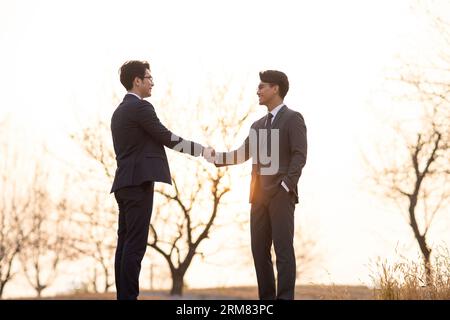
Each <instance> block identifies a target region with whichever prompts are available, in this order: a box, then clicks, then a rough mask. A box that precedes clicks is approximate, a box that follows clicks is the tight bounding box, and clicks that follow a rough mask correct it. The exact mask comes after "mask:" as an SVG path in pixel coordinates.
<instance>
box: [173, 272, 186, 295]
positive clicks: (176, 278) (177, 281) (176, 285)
mask: <svg viewBox="0 0 450 320" xmlns="http://www.w3.org/2000/svg"><path fill="white" fill-rule="evenodd" d="M183 285H184V274H182V273H180V272H173V273H172V289H171V290H170V294H171V295H172V296H174V295H179V296H181V295H183Z"/></svg>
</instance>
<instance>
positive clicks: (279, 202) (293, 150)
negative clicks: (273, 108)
mask: <svg viewBox="0 0 450 320" xmlns="http://www.w3.org/2000/svg"><path fill="white" fill-rule="evenodd" d="M260 129H278V130H279V131H278V132H279V145H278V147H279V150H278V160H279V162H278V168H276V170H275V172H274V173H271V174H264V168H265V167H267V164H264V163H263V162H262V161H261V157H260V155H261V152H263V154H264V152H266V153H265V154H267V152H268V153H270V151H269V150H267V146H268V145H269V144H268V143H266V144H265V146H266V147H265V148H264V143H263V149H264V150H260V146H261V145H260V141H261V139H263V138H265V139H267V137H264V136H263V135H264V134H265V132H264V131H260ZM251 130H254V131H253V132H255V131H256V138H257V143H256V145H257V146H258V147H257V148H252V146H251V145H252V143H253V144H254V143H255V141H251V137H252V135H251V134H249V136H248V137H247V138H246V139H245V141H244V143H243V144H242V145H241V147H240V148H239V149H237V150H234V151H230V152H226V153H217V158H216V159H217V160H216V166H219V167H220V166H223V165H228V164H238V163H241V162H243V161H247V160H248V159H250V158H252V159H253V164H252V178H251V185H250V199H249V200H250V203H251V204H252V205H251V215H250V232H251V246H252V254H253V259H254V263H255V269H256V276H257V280H258V292H259V297H260V299H264V300H265V299H275V298H277V299H293V298H294V291H295V278H296V265H295V253H294V247H293V238H294V210H295V204H296V203H298V188H297V184H298V180H299V178H300V176H301V173H302V169H303V167H304V165H305V163H306V155H307V138H306V126H305V122H304V119H303V116H302V115H301V114H300V113H299V112H296V111H293V110H291V109H289V108H288V107H287V106H285V105H284V106H282V107H281V109H280V110H279V111H278V113H277V114H276V116H275V118H274V119H273V120H272V121H271V122H270V121H269V117H268V116H264V117H262V118H261V119H259V120H258V121H256V122H254V123H253V124H252V126H251ZM239 154H241V155H242V154H245V157H241V159H239ZM272 156H274V155H273V154H272ZM227 159H228V161H227ZM226 162H227V163H226ZM266 172H267V171H266ZM282 182H283V183H284V185H285V186H286V187H287V189H288V190H289V191H287V190H286V189H285V188H284V187H283V186H282ZM272 243H273V244H274V248H275V253H276V258H277V259H276V261H277V271H278V281H277V289H276V288H275V275H274V272H273V266H272V259H271V253H270V249H271V246H272Z"/></svg>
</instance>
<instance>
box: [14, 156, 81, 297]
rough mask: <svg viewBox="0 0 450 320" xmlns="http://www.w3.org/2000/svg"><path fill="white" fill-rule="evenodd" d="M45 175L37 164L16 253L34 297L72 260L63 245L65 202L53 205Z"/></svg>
mask: <svg viewBox="0 0 450 320" xmlns="http://www.w3.org/2000/svg"><path fill="white" fill-rule="evenodd" d="M48 178H49V176H48V174H47V173H45V171H44V170H43V169H42V167H41V166H40V165H39V164H38V165H36V170H35V172H34V176H33V179H32V181H31V184H30V190H29V194H28V207H27V210H26V211H25V212H23V213H22V214H24V215H25V219H24V224H25V226H27V228H28V231H27V238H26V241H25V242H24V244H23V246H22V249H21V251H20V255H19V257H20V260H21V265H22V268H23V271H24V275H25V278H26V279H27V281H28V283H29V284H30V285H31V286H32V287H33V289H34V290H35V291H36V295H37V296H38V297H41V296H42V292H43V291H44V290H45V289H47V288H48V287H49V286H51V285H52V284H53V283H54V281H55V279H56V278H57V276H58V271H59V267H60V265H61V263H62V262H64V261H65V260H66V259H70V258H72V256H71V251H70V250H69V248H68V242H67V240H68V239H67V237H66V234H67V229H68V228H67V226H68V224H70V216H68V213H69V212H68V210H67V200H66V199H62V200H60V201H59V202H55V201H54V200H53V199H52V197H51V195H50V191H49V190H48V187H47V184H48Z"/></svg>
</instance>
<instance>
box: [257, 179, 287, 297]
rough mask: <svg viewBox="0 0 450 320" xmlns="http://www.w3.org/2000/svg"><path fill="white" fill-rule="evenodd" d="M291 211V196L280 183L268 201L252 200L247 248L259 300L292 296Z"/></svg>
mask: <svg viewBox="0 0 450 320" xmlns="http://www.w3.org/2000/svg"><path fill="white" fill-rule="evenodd" d="M261 199H263V197H262V198H261ZM294 210H295V195H294V194H293V193H292V192H287V191H286V190H285V189H284V188H283V187H282V186H280V189H279V190H278V191H277V192H276V194H275V195H274V196H273V197H271V198H270V199H269V200H267V199H263V200H260V201H257V202H255V203H252V206H251V214H250V232H251V247H252V254H253V261H254V264H255V269H256V277H257V280H258V293H259V298H260V299H261V300H274V299H285V300H292V299H294V292H295V279H296V265H295V252H294V244H293V242H294ZM272 243H273V245H274V249H275V255H276V266H277V287H275V275H274V270H273V265H272V256H271V247H272Z"/></svg>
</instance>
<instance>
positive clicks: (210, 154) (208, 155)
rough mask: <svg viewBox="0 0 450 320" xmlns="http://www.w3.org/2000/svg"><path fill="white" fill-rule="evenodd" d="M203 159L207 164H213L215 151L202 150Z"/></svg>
mask: <svg viewBox="0 0 450 320" xmlns="http://www.w3.org/2000/svg"><path fill="white" fill-rule="evenodd" d="M202 155H203V157H204V158H205V159H206V161H208V162H209V163H214V162H215V158H216V151H215V150H214V149H213V148H211V147H206V148H204V149H203V154H202Z"/></svg>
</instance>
